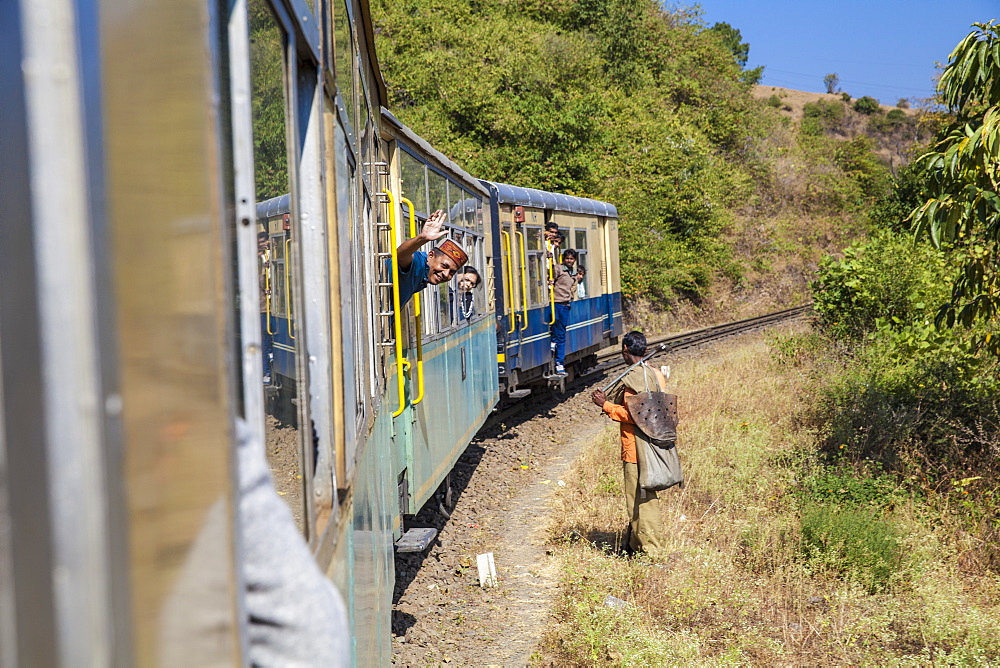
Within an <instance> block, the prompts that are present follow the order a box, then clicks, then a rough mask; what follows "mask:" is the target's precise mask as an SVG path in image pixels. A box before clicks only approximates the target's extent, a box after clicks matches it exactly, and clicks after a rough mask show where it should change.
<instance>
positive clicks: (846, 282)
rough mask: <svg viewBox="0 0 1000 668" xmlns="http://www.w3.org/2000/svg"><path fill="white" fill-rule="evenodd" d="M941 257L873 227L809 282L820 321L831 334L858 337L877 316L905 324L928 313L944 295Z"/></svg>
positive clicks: (871, 327) (925, 246)
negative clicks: (868, 236)
mask: <svg viewBox="0 0 1000 668" xmlns="http://www.w3.org/2000/svg"><path fill="white" fill-rule="evenodd" d="M947 275H948V272H947V267H946V264H945V258H944V255H943V254H942V253H941V252H940V251H937V250H935V249H934V248H932V247H931V246H930V245H928V244H920V245H915V244H914V243H913V241H911V240H910V238H909V237H908V236H904V235H898V234H895V233H893V232H891V231H886V230H880V231H876V233H875V234H874V236H873V237H872V238H871V240H870V241H868V242H867V243H861V244H854V245H852V246H850V247H848V248H847V249H846V250H845V251H844V257H843V259H835V258H832V257H828V258H826V259H824V260H823V261H822V262H821V263H820V268H819V273H818V276H817V279H816V281H815V282H813V283H812V290H813V299H814V300H815V309H816V312H817V314H819V318H820V323H821V324H822V325H823V326H824V327H825V328H826V329H827V331H829V332H830V333H831V334H833V335H834V336H835V337H839V338H846V339H853V340H859V339H861V338H863V337H864V336H865V335H867V334H869V333H870V332H873V331H874V330H875V328H876V322H877V320H878V319H879V318H886V319H889V320H890V321H893V320H894V321H897V322H911V321H915V320H916V321H919V320H922V319H924V318H927V317H929V314H930V312H931V311H932V309H933V308H934V307H936V306H937V305H938V304H940V303H943V302H944V301H945V300H946V299H947V295H948V281H947V280H946V276H947Z"/></svg>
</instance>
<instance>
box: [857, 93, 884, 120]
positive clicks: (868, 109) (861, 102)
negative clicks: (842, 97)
mask: <svg viewBox="0 0 1000 668" xmlns="http://www.w3.org/2000/svg"><path fill="white" fill-rule="evenodd" d="M881 110H882V107H881V106H880V105H879V103H878V100H876V99H875V98H873V97H868V96H867V95H865V96H864V97H859V98H858V99H857V100H855V101H854V111H856V112H858V113H859V114H864V115H866V116H871V115H872V114H877V113H878V112H879V111H881Z"/></svg>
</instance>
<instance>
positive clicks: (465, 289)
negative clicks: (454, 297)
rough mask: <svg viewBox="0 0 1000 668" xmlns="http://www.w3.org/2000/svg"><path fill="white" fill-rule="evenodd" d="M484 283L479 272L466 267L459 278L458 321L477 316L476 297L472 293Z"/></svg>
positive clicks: (469, 266)
mask: <svg viewBox="0 0 1000 668" xmlns="http://www.w3.org/2000/svg"><path fill="white" fill-rule="evenodd" d="M482 282H483V279H482V276H480V275H479V271H478V270H477V269H476V268H475V267H473V266H472V265H466V267H465V268H464V269H462V273H461V274H460V275H459V278H458V319H459V320H471V319H472V316H474V315H476V295H475V294H474V293H473V292H472V291H473V290H474V289H475V288H478V287H479V284H480V283H482Z"/></svg>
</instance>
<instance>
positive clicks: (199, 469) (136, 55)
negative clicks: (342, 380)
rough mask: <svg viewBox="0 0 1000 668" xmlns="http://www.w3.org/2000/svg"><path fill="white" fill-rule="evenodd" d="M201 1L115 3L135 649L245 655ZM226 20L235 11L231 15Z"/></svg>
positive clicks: (153, 660)
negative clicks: (238, 614) (238, 602)
mask: <svg viewBox="0 0 1000 668" xmlns="http://www.w3.org/2000/svg"><path fill="white" fill-rule="evenodd" d="M227 5H228V3H225V2H220V3H219V4H215V3H211V2H209V3H206V2H204V0H143V1H142V2H139V1H138V0H105V2H104V3H103V4H102V15H101V18H102V26H101V34H102V39H103V44H104V72H105V75H106V76H105V80H106V82H107V84H106V95H105V98H104V109H105V114H106V118H105V128H106V131H107V135H108V141H107V144H106V147H107V154H106V155H107V164H108V203H109V213H110V216H109V217H110V221H111V232H112V236H113V242H114V243H113V247H114V249H115V256H114V269H115V273H116V293H115V294H116V297H117V299H118V303H119V317H118V319H117V322H118V325H119V328H120V341H121V352H122V400H123V401H122V403H123V405H124V407H125V412H124V450H125V459H126V475H127V480H128V496H129V511H130V526H129V528H130V548H131V554H132V563H131V569H130V576H131V582H132V585H133V590H132V597H131V598H132V604H133V610H134V620H135V649H136V651H135V661H136V663H138V664H141V665H149V664H160V665H182V664H183V665H192V664H232V663H235V662H237V661H239V650H240V642H239V638H238V632H237V619H236V600H237V591H236V589H237V579H236V576H235V570H236V569H235V555H234V553H233V507H232V505H233V499H232V493H233V490H232V483H233V479H232V472H231V460H230V454H231V453H230V446H231V441H232V435H231V421H232V409H233V406H232V403H231V400H232V393H231V389H230V382H229V376H228V375H227V368H228V363H229V359H228V355H229V347H228V344H229V341H230V334H229V332H228V331H227V318H228V314H229V308H230V305H229V304H227V303H226V300H225V299H222V295H224V294H225V291H224V286H225V285H226V282H227V278H226V277H227V269H228V268H227V267H226V265H225V260H226V258H227V251H226V249H225V247H224V238H225V237H224V235H223V224H224V221H226V220H227V217H226V206H225V193H226V192H227V185H226V182H225V179H224V178H223V177H222V174H223V173H224V168H225V165H226V164H227V163H228V158H227V157H225V156H227V154H228V146H227V143H226V141H225V139H224V134H228V132H229V128H228V127H222V123H224V122H228V116H227V115H226V114H224V113H222V111H221V109H220V108H219V103H220V100H222V99H225V95H224V94H222V92H221V91H220V85H221V84H220V74H221V73H220V71H219V70H218V69H217V68H218V67H219V66H220V65H221V64H222V63H224V62H225V60H226V59H225V58H224V56H222V55H221V54H220V51H221V50H222V49H224V48H225V44H224V42H223V39H224V36H225V34H226V31H225V29H224V27H223V26H219V25H218V23H217V21H218V18H219V17H218V15H216V14H215V12H216V11H218V10H224V9H225V7H226V6H227ZM222 16H225V14H222Z"/></svg>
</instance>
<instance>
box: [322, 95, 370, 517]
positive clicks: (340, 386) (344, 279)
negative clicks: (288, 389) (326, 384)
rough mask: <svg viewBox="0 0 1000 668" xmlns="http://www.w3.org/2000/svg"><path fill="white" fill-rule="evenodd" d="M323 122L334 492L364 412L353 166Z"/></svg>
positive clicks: (343, 481) (342, 485)
mask: <svg viewBox="0 0 1000 668" xmlns="http://www.w3.org/2000/svg"><path fill="white" fill-rule="evenodd" d="M324 119H325V121H326V130H327V136H328V137H332V139H333V150H332V151H329V152H328V154H327V160H328V162H327V169H328V170H329V169H330V167H331V166H332V167H333V169H332V176H333V184H332V187H333V193H332V195H333V197H330V196H329V193H328V199H327V207H328V214H327V220H328V223H329V224H330V225H331V226H332V227H331V229H330V230H329V241H330V264H331V267H332V269H333V270H332V271H331V273H332V274H333V276H335V277H336V280H337V283H336V285H334V286H332V287H331V303H333V304H338V303H339V304H341V305H343V308H340V309H336V308H335V309H331V313H330V316H331V318H333V319H334V321H333V322H332V323H331V325H332V328H331V329H332V331H333V332H334V337H333V349H334V350H335V351H338V352H337V353H335V354H334V355H333V360H332V361H333V379H334V382H333V391H334V397H335V403H334V407H335V408H334V412H335V417H339V415H340V414H341V413H340V407H341V406H343V413H342V414H343V420H342V422H341V424H340V425H339V429H337V431H336V441H335V452H334V460H333V461H334V477H335V479H336V482H337V485H338V488H339V489H340V490H342V491H343V492H346V485H347V481H348V480H350V476H351V474H352V472H353V464H354V444H355V442H356V434H357V418H358V416H361V415H363V413H364V404H363V403H359V402H358V393H357V390H356V387H357V378H358V376H357V367H356V361H355V359H354V355H355V348H356V347H357V345H356V343H355V340H356V339H355V336H356V334H355V331H354V329H355V324H354V317H353V310H354V309H352V308H350V306H349V305H350V304H351V303H352V300H353V297H354V295H353V282H354V281H353V278H352V273H351V267H352V257H351V254H352V243H351V240H352V239H353V236H354V224H353V221H354V219H353V218H352V216H351V211H352V208H351V204H350V200H351V198H350V184H351V181H350V172H351V165H350V162H349V160H348V154H347V138H346V136H345V135H344V130H343V128H342V127H341V126H340V123H339V122H338V120H337V114H336V113H335V112H334V111H333V109H330V108H329V107H328V108H327V113H326V114H325V117H324ZM328 183H330V182H329V181H328ZM338 319H339V320H338ZM338 335H339V338H338ZM320 530H321V531H322V529H320Z"/></svg>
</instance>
